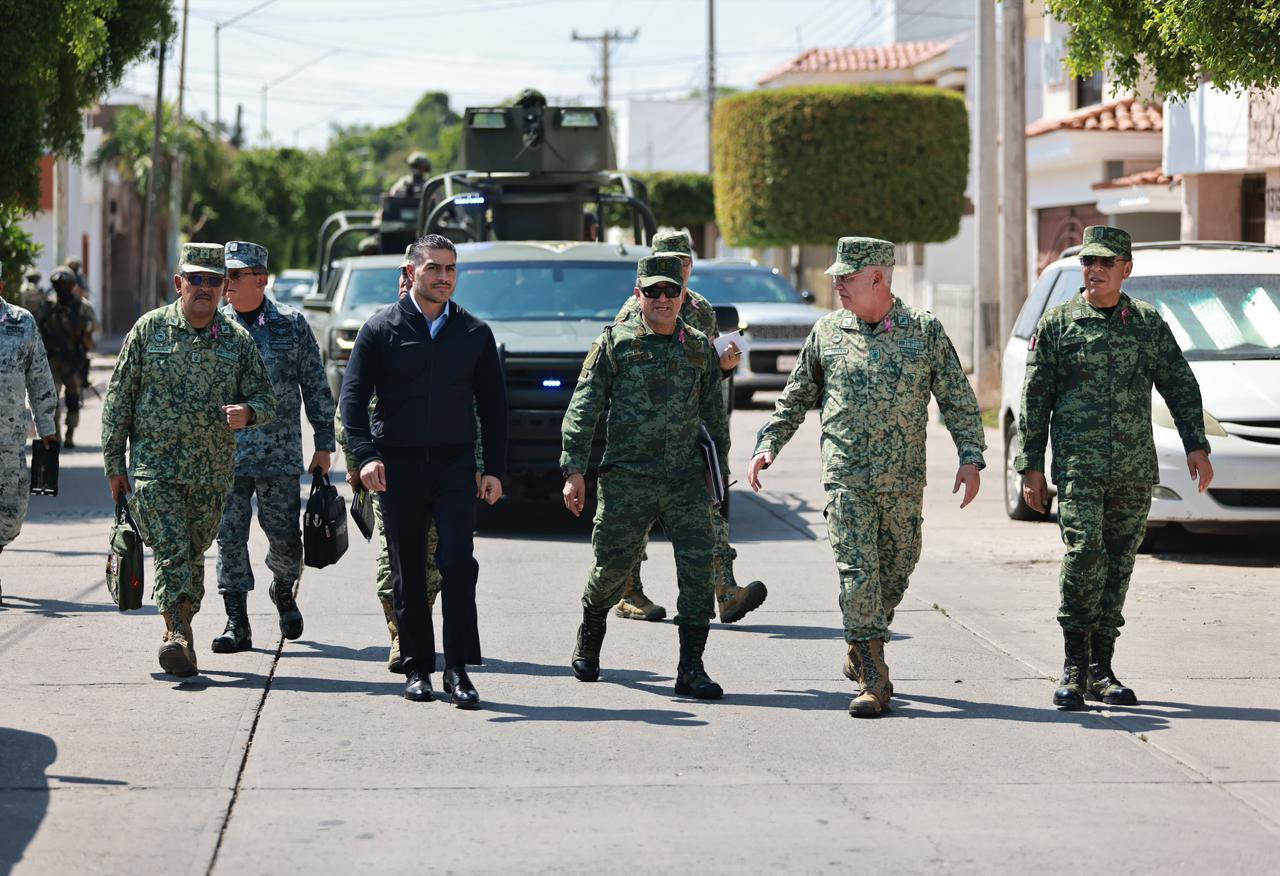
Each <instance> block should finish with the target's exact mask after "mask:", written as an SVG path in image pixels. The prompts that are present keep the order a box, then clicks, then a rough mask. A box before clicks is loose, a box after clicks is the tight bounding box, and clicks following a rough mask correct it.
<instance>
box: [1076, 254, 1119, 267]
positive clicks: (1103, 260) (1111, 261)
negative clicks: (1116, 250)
mask: <svg viewBox="0 0 1280 876" xmlns="http://www.w3.org/2000/svg"><path fill="white" fill-rule="evenodd" d="M1080 264H1082V265H1084V266H1085V267H1086V268H1091V267H1093V266H1094V265H1095V264H1098V265H1102V266H1103V267H1104V268H1114V267H1115V266H1116V257H1115V256H1080Z"/></svg>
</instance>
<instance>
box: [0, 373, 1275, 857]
mask: <svg viewBox="0 0 1280 876" xmlns="http://www.w3.org/2000/svg"><path fill="white" fill-rule="evenodd" d="M96 376H97V377H98V379H99V381H102V380H105V377H106V372H103V371H99V372H97V373H96ZM99 412H100V403H99V402H97V401H96V400H92V399H91V400H90V403H89V406H88V409H87V411H86V415H85V423H84V426H83V436H84V438H85V441H86V444H88V443H90V442H92V441H93V438H92V436H95V435H96V434H97V431H98V415H99ZM766 416H767V410H766V409H765V408H764V407H758V408H756V409H752V410H743V411H739V412H738V413H736V414H735V416H734V421H733V433H734V440H735V445H734V450H733V453H732V461H733V464H734V466H735V468H736V470H735V473H734V474H735V476H736V477H738V478H743V479H745V468H746V464H745V463H746V457H747V454H748V452H749V448H750V445H751V439H752V436H753V435H754V432H755V430H756V429H757V428H758V427H759V426H760V424H761V423H762V421H763V420H764V418H765V417H766ZM816 420H817V415H816V413H814V414H812V415H811V416H810V419H809V422H808V423H806V425H805V427H804V429H803V430H802V431H801V433H800V434H798V435H797V437H796V439H795V440H794V441H793V442H792V443H791V445H790V446H789V447H788V448H787V449H786V451H785V452H784V453H783V454H782V456H781V457H780V460H779V462H778V464H777V465H775V466H774V468H773V469H771V470H770V471H768V472H766V473H765V478H766V490H767V491H766V492H765V493H762V494H761V495H760V496H758V497H757V496H754V495H752V494H751V493H750V491H749V490H747V489H745V484H740V485H739V486H738V487H737V488H735V492H734V517H733V537H734V541H735V543H736V546H737V548H738V550H739V552H740V559H739V563H738V571H739V577H740V578H742V579H743V580H744V581H745V580H750V579H751V578H760V579H763V580H764V581H765V582H767V584H768V585H769V590H770V596H769V599H768V601H767V602H766V603H765V605H764V606H763V607H762V608H761V609H760V610H758V611H756V612H755V613H753V614H751V615H749V616H748V617H747V618H746V619H745V620H744V621H742V622H741V623H739V624H737V625H735V626H732V627H725V626H721V625H716V626H714V627H713V629H712V634H711V637H710V643H709V646H708V651H707V665H708V669H709V671H710V673H711V675H712V677H713V678H715V679H716V680H717V681H718V682H720V683H721V684H722V685H723V686H724V688H725V690H726V692H727V694H726V696H725V699H724V700H723V701H721V702H712V703H704V702H697V701H691V700H686V699H683V698H679V697H676V696H674V695H673V693H672V690H671V686H672V678H673V675H674V671H675V664H676V653H677V642H676V632H675V630H674V629H673V627H672V626H671V625H670V624H669V623H662V624H652V625H651V624H644V623H639V622H633V621H620V620H616V619H612V618H611V620H610V626H609V633H608V637H607V639H606V642H605V649H604V655H603V666H604V670H603V678H602V681H601V683H599V684H594V685H587V684H580V683H578V682H576V681H574V680H573V678H572V676H571V675H570V672H569V669H568V666H567V663H568V659H569V655H570V652H571V649H572V642H573V636H574V632H575V629H576V625H577V622H578V619H579V617H580V609H579V607H578V606H579V602H578V600H579V596H580V592H581V589H582V584H583V581H584V578H585V575H586V572H587V567H588V562H589V555H590V550H589V543H588V535H587V529H586V528H585V527H584V526H582V525H577V526H572V525H569V524H568V519H567V514H566V513H565V512H564V511H563V510H562V509H560V508H558V507H555V506H549V507H546V508H538V509H535V510H534V511H533V512H532V513H531V514H527V515H525V518H524V520H525V522H524V524H523V526H522V527H521V528H519V529H518V530H502V531H486V532H483V533H482V534H481V537H480V538H479V539H478V541H477V551H478V556H479V560H480V565H481V572H480V597H479V598H480V618H481V633H482V636H483V641H484V645H485V652H486V655H487V660H486V664H485V666H484V667H483V668H481V669H478V670H477V671H476V672H474V673H473V678H474V680H475V682H476V685H477V687H478V688H479V690H480V693H481V696H482V697H483V699H484V703H485V704H484V708H483V709H482V710H481V711H478V712H474V713H464V712H459V711H457V710H455V709H453V708H451V707H449V706H448V705H446V704H444V703H442V702H438V701H437V702H435V703H432V704H413V703H409V702H407V701H405V700H404V699H402V698H401V696H400V692H401V689H402V684H401V682H400V681H399V679H398V677H395V676H392V675H390V674H388V673H387V671H386V668H385V662H384V661H385V656H386V645H387V641H386V633H385V627H384V624H383V620H382V616H381V611H380V608H379V606H378V602H377V599H376V597H375V595H374V585H373V576H372V571H373V558H374V553H375V552H374V548H373V546H371V545H369V544H366V543H365V542H363V540H359V541H358V542H353V544H352V547H351V550H350V552H349V553H348V554H347V556H346V557H345V558H344V559H343V560H342V561H341V562H340V563H339V564H338V565H337V566H336V567H331V568H330V569H326V570H323V571H320V572H316V571H314V570H309V571H308V574H307V576H306V578H305V579H304V581H303V587H302V592H301V596H300V605H301V607H302V609H303V612H304V614H305V616H306V630H305V632H304V634H303V636H302V638H301V639H300V640H299V641H297V642H289V643H286V644H285V645H284V647H283V648H281V647H280V645H279V641H278V635H277V634H276V625H275V620H274V610H273V608H272V606H271V604H270V602H269V601H268V599H267V595H266V584H267V583H268V580H267V579H266V574H267V573H266V572H265V569H264V568H263V567H262V565H261V563H260V562H259V563H257V564H255V565H256V569H257V570H258V571H259V589H258V590H257V591H255V592H254V593H253V594H252V595H251V597H250V611H251V613H252V622H253V627H254V641H255V644H256V646H257V647H256V649H255V650H254V651H253V652H252V653H246V654H239V655H216V654H212V653H210V652H209V649H208V643H209V640H210V639H211V638H212V637H213V636H214V635H215V634H216V633H217V632H219V631H220V630H221V626H222V621H223V617H224V616H223V613H222V607H221V603H220V600H219V599H218V597H217V595H216V593H213V586H212V581H213V574H214V572H213V570H214V555H213V552H211V553H210V555H209V557H208V564H207V576H208V578H207V580H208V581H210V582H211V583H210V594H211V596H210V597H209V598H207V599H206V602H205V610H204V612H203V613H202V614H200V615H199V616H198V617H197V619H196V623H195V630H196V639H197V645H198V648H199V653H200V666H201V669H202V670H203V672H202V675H201V676H200V677H199V678H198V679H197V680H195V681H193V682H190V683H184V684H179V683H176V680H175V679H173V678H171V677H168V676H165V675H163V674H161V673H160V672H159V667H158V665H157V663H156V658H155V652H156V648H157V646H158V645H159V642H160V634H161V632H162V629H163V624H162V622H161V620H160V619H159V617H157V616H156V614H155V611H154V608H148V609H147V610H145V611H142V612H136V613H131V614H129V615H125V616H120V615H119V614H118V613H117V612H116V611H115V610H114V607H113V606H112V605H111V603H110V598H109V596H108V594H107V591H106V587H105V585H104V583H103V562H104V551H105V546H106V533H107V526H108V521H109V514H110V503H109V498H108V495H107V490H106V482H105V479H104V478H103V476H102V472H101V457H100V455H99V454H98V453H97V452H96V451H97V448H96V447H94V448H90V447H86V448H85V449H84V450H82V451H79V452H76V453H74V454H71V455H68V456H64V463H63V464H64V468H63V472H62V483H63V494H62V495H60V496H59V497H57V498H56V499H45V498H39V497H33V499H32V503H31V509H32V513H31V518H30V520H29V522H28V523H27V526H26V528H25V529H24V531H23V534H22V536H21V537H20V538H19V539H18V540H17V541H16V542H15V543H14V544H13V545H12V546H11V547H10V548H9V549H8V550H6V551H5V552H4V554H3V557H2V558H0V576H2V578H3V582H4V603H5V607H4V608H3V609H0V667H3V676H2V677H0V704H2V706H0V873H4V872H8V871H9V870H10V868H12V870H13V872H15V873H21V874H28V873H54V872H58V873H164V874H168V873H194V874H203V873H213V874H236V876H242V874H255V873H348V872H356V871H358V870H359V869H361V868H364V869H366V870H370V871H383V872H392V871H393V870H397V869H398V870H411V871H415V872H423V871H433V872H454V871H456V872H463V871H465V872H508V873H509V872H539V871H560V872H582V873H597V872H657V871H673V870H682V871H693V870H701V871H711V872H729V871H753V872H760V871H765V870H786V871H795V872H837V871H839V872H852V871H855V870H857V869H862V868H863V867H864V866H867V865H870V866H871V867H874V868H875V869H877V870H887V871H891V872H943V873H956V872H962V873H963V872H975V873H976V872H993V871H994V872H1010V873H1014V872H1017V873H1025V872H1028V871H1030V870H1032V869H1034V870H1035V871H1038V872H1068V871H1078V870H1079V869H1080V868H1081V867H1082V866H1086V865H1087V866H1091V867H1093V866H1096V867H1098V868H1101V869H1102V870H1103V871H1106V872H1156V871H1164V872H1171V871H1172V872H1177V871H1187V872H1190V871H1195V872H1204V871H1209V872H1241V873H1245V872H1252V873H1261V872H1268V871H1269V872H1274V868H1275V861H1276V857H1277V855H1280V694H1278V693H1277V691H1278V690H1280V652H1278V651H1277V648H1276V645H1275V643H1276V630H1277V628H1278V626H1280V608H1278V606H1280V599H1277V595H1278V591H1280V575H1278V574H1277V571H1276V566H1277V562H1278V561H1280V549H1277V548H1276V546H1274V545H1267V544H1265V543H1262V542H1258V541H1233V540H1229V539H1204V538H1199V539H1189V540H1188V541H1187V542H1186V543H1185V544H1184V545H1182V547H1183V548H1184V550H1182V551H1180V552H1179V553H1177V554H1170V555H1159V556H1151V555H1143V556H1141V557H1140V558H1139V561H1138V566H1137V569H1136V571H1135V574H1134V580H1133V586H1132V589H1131V591H1130V598H1129V608H1128V611H1127V615H1128V619H1129V625H1128V626H1127V627H1126V628H1125V635H1124V636H1123V637H1122V639H1121V640H1120V643H1119V648H1118V656H1117V669H1118V671H1119V673H1120V675H1121V677H1122V678H1123V679H1124V680H1125V682H1126V683H1128V684H1130V685H1131V686H1133V687H1134V688H1135V689H1136V690H1137V692H1138V695H1139V698H1140V699H1141V701H1142V705H1141V706H1138V707H1134V708H1108V709H1105V710H1104V709H1100V708H1095V709H1092V710H1089V711H1086V712H1080V713H1063V712H1058V711H1056V710H1055V709H1053V708H1052V707H1051V706H1050V702H1049V701H1050V696H1051V694H1052V691H1053V687H1054V685H1053V683H1052V681H1051V680H1050V679H1051V677H1054V676H1056V673H1057V671H1058V669H1059V668H1060V665H1061V656H1060V647H1061V645H1060V641H1061V640H1060V637H1059V634H1058V628H1057V626H1056V623H1055V621H1054V619H1053V615H1054V609H1055V607H1056V592H1057V585H1056V576H1057V562H1058V557H1059V554H1060V543H1059V541H1058V536H1057V530H1056V527H1055V526H1053V525H1045V524H1025V523H1024V524H1016V523H1012V522H1010V521H1008V520H1007V519H1006V518H1005V516H1004V513H1003V511H1002V509H1001V495H1000V487H1001V485H1000V463H999V460H998V457H997V453H996V452H995V451H994V450H993V451H991V452H989V454H988V462H989V467H988V469H987V472H986V478H985V480H984V486H983V492H982V494H981V495H980V497H979V498H978V500H977V501H976V503H975V504H974V505H973V506H971V507H970V508H969V509H966V510H965V511H963V512H960V511H958V510H957V508H956V506H957V505H958V500H957V499H956V497H954V496H951V495H950V493H949V491H950V488H951V480H952V476H953V474H954V460H955V457H954V453H953V452H952V451H951V449H950V446H949V439H948V437H947V435H946V433H945V431H944V430H942V429H941V428H940V427H937V426H934V427H932V434H931V438H930V478H931V483H930V485H929V488H928V493H927V496H926V503H925V535H924V538H925V544H924V556H923V560H922V561H921V563H920V566H919V568H918V569H917V571H916V574H915V576H914V578H913V580H912V586H911V589H910V590H909V591H908V594H907V598H906V601H905V603H904V605H903V609H904V610H902V611H900V613H899V615H898V620H897V622H896V624H895V629H894V634H895V635H894V641H893V642H892V644H891V645H890V646H889V647H888V649H887V657H888V660H889V664H890V666H891V667H892V669H893V675H894V681H895V684H896V688H897V693H898V696H897V698H896V699H895V700H894V709H893V711H892V712H891V713H890V714H889V715H887V716H886V717H884V718H882V719H880V720H876V721H857V720H853V719H851V718H850V717H849V716H848V714H847V713H846V711H845V709H846V705H847V703H848V700H849V697H850V694H851V685H850V684H849V682H848V681H846V680H845V679H844V678H843V676H842V675H841V672H840V665H841V660H842V658H843V641H842V637H841V633H840V627H839V620H840V619H839V613H838V610H837V608H836V575H835V569H834V564H833V561H832V558H831V554H830V550H829V548H828V546H827V544H826V538H825V530H824V528H823V525H822V505H823V501H822V492H821V485H820V484H819V483H818V479H817V472H818V464H817V457H818V449H817V440H816V435H817V428H816V427H817V424H816ZM988 442H989V443H990V444H992V445H995V444H996V441H995V440H994V436H993V435H989V436H988ZM343 490H344V492H345V487H344V488H343ZM352 534H353V537H355V538H357V539H358V536H357V535H356V533H355V531H354V529H353V530H352ZM253 544H254V545H255V546H256V548H257V550H258V554H257V555H258V556H259V557H261V556H262V555H263V553H264V552H265V542H264V541H263V539H262V538H261V536H260V534H259V533H258V532H257V530H256V528H255V535H254V541H253ZM651 556H652V558H651V560H650V562H649V563H648V564H647V566H646V567H645V568H646V580H647V582H648V588H649V591H650V594H651V595H652V596H653V597H654V598H655V599H656V600H657V601H659V602H662V603H664V604H666V605H667V606H668V607H669V608H672V609H673V607H674V599H675V587H674V567H673V563H672V560H671V555H670V549H669V546H668V545H667V544H665V543H664V542H661V541H655V543H654V545H653V546H652V548H651ZM150 574H151V569H150V566H148V575H150ZM436 682H437V686H438V682H439V676H436Z"/></svg>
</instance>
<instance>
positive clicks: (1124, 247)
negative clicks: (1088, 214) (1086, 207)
mask: <svg viewBox="0 0 1280 876" xmlns="http://www.w3.org/2000/svg"><path fill="white" fill-rule="evenodd" d="M1132 247H1133V239H1132V238H1131V237H1129V232H1127V231H1125V230H1124V229H1123V228H1114V227H1112V226H1110V225H1090V226H1088V227H1087V228H1085V230H1084V246H1082V247H1080V255H1082V256H1103V257H1107V256H1111V257H1113V258H1121V259H1131V258H1133V250H1132Z"/></svg>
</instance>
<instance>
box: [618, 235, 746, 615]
mask: <svg viewBox="0 0 1280 876" xmlns="http://www.w3.org/2000/svg"><path fill="white" fill-rule="evenodd" d="M653 252H654V254H655V255H657V254H666V255H674V256H677V257H678V258H679V259H680V262H681V266H682V273H681V276H682V277H683V278H684V283H685V302H684V304H683V305H682V306H681V308H680V318H681V319H682V320H684V321H685V324H686V325H690V326H693V327H694V328H696V329H697V330H698V331H700V332H702V333H703V334H704V335H706V336H707V340H709V341H711V342H712V344H714V343H715V341H716V338H718V337H720V327H719V325H718V324H717V322H716V312H715V308H714V307H713V306H712V305H711V302H710V301H708V300H707V299H706V298H704V297H702V296H701V295H699V294H698V293H697V292H694V291H693V290H692V289H690V288H689V286H688V284H689V275H690V273H692V271H693V243H692V241H690V240H689V235H688V233H686V232H684V231H660V232H658V233H657V234H655V235H654V236H653ZM639 313H640V302H639V300H638V299H637V298H636V297H635V296H634V295H633V296H631V297H629V298H628V299H627V303H626V304H624V305H622V309H621V310H619V311H618V315H617V316H616V317H615V318H614V322H619V323H620V322H623V321H625V320H627V319H629V318H631V317H633V316H636V315H637V314H639ZM741 357H742V353H741V351H739V350H738V345H737V344H735V343H733V342H732V341H730V342H729V344H728V346H727V347H726V348H725V351H724V353H723V354H721V356H720V373H721V375H722V376H723V377H725V378H726V379H727V378H728V376H729V375H730V374H732V373H733V370H734V369H735V368H737V367H738V362H739V361H740V360H741ZM709 507H710V512H711V525H712V527H713V528H714V530H715V534H716V546H715V552H714V554H713V556H712V559H711V578H712V581H713V582H714V584H715V590H716V605H717V607H718V608H719V609H720V621H721V622H722V623H726V624H731V623H734V622H736V621H739V620H741V619H742V618H744V617H746V615H747V613H748V612H751V611H754V610H755V609H757V608H759V607H760V605H761V604H762V603H763V602H764V600H765V597H767V596H768V595H769V591H768V589H767V588H766V587H765V586H764V582H763V581H752V582H751V583H750V584H748V585H747V586H746V587H739V586H738V583H737V581H736V580H735V579H734V577H733V562H734V560H736V559H737V558H738V552H737V551H735V550H734V549H733V545H731V544H729V519H728V517H726V516H725V514H724V511H726V510H727V509H717V508H715V507H714V506H709ZM645 559H646V557H645V555H642V556H641V557H640V560H639V561H637V562H636V567H635V568H634V569H633V570H632V572H631V575H630V576H629V577H628V578H627V589H626V590H625V591H624V592H623V594H622V598H621V599H620V600H618V604H617V606H616V607H615V608H614V610H613V611H614V614H616V615H617V616H618V617H622V618H631V619H632V620H646V621H660V620H662V619H663V618H664V617H666V616H667V610H666V609H665V608H663V607H662V606H661V605H657V604H655V603H654V602H653V601H652V600H650V599H649V597H648V596H646V595H645V593H644V589H643V585H642V584H641V581H640V564H641V563H642V562H643V561H644V560H645Z"/></svg>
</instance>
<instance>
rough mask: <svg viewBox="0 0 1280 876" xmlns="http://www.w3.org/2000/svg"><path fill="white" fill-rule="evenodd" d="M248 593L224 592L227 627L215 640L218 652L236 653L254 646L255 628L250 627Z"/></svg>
mask: <svg viewBox="0 0 1280 876" xmlns="http://www.w3.org/2000/svg"><path fill="white" fill-rule="evenodd" d="M248 597H249V594H247V593H224V594H222V604H223V605H225V606H226V607H227V628H226V629H225V630H223V631H222V635H220V636H216V637H215V638H214V640H213V645H212V648H213V651H214V653H216V654H234V653H236V652H237V651H248V650H249V649H251V648H252V647H253V630H251V629H249V606H248V604H247V600H248Z"/></svg>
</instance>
